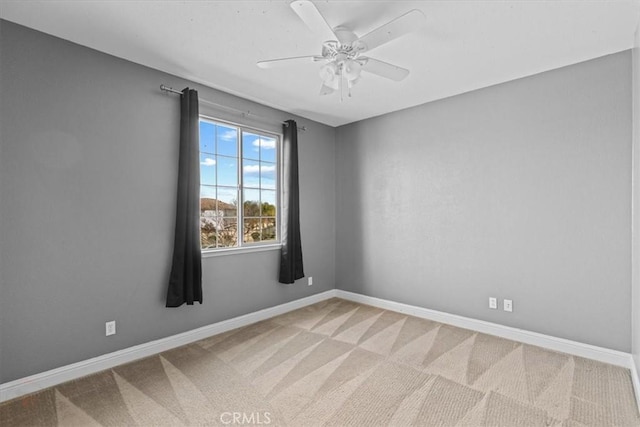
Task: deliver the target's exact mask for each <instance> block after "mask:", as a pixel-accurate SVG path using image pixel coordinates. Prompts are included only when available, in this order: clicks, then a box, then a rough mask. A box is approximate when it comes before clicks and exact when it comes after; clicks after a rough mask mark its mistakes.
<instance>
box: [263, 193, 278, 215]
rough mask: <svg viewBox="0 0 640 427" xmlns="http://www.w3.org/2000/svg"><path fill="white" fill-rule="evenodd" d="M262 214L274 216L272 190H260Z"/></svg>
mask: <svg viewBox="0 0 640 427" xmlns="http://www.w3.org/2000/svg"><path fill="white" fill-rule="evenodd" d="M261 199H262V209H261V213H262V216H276V192H275V191H273V190H262V195H261Z"/></svg>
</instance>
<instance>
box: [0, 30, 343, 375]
mask: <svg viewBox="0 0 640 427" xmlns="http://www.w3.org/2000/svg"><path fill="white" fill-rule="evenodd" d="M0 22H1V24H0V26H1V33H0V52H1V54H2V57H1V58H0V60H1V68H0V72H1V80H0V88H1V90H2V94H1V103H0V118H1V120H2V126H1V129H2V135H1V136H2V139H1V142H2V143H1V146H0V162H1V164H0V200H1V202H0V217H1V218H2V221H1V222H0V242H1V244H0V259H1V262H2V264H1V266H0V267H1V270H0V283H1V288H0V289H1V295H0V324H1V329H0V334H1V342H2V345H1V346H0V382H7V381H11V380H14V379H17V378H21V377H24V376H27V375H30V374H35V373H39V372H42V371H45V370H48V369H52V368H56V367H59V366H62V365H66V364H69V363H73V362H77V361H80V360H85V359H88V358H90V357H94V356H98V355H101V354H105V353H108V352H112V351H115V350H119V349H123V348H126V347H130V346H133V345H136V344H140V343H144V342H148V341H151V340H154V339H158V338H162V337H167V336H170V335H172V334H176V333H180V332H183V331H187V330H190V329H193V328H196V327H200V326H203V325H207V324H211V323H214V322H217V321H220V320H224V319H228V318H231V317H234V316H238V315H242V314H245V313H248V312H252V311H255V310H258V309H262V308H266V307H270V306H274V305H277V304H281V303H284V302H287V301H291V300H295V299H298V298H301V297H304V296H308V295H310V294H313V293H318V292H321V291H326V290H329V289H333V288H334V286H335V277H334V273H335V266H334V262H335V258H334V254H333V252H334V248H335V220H334V212H333V210H332V209H331V208H330V207H332V206H333V203H334V197H335V178H334V175H335V173H334V159H335V129H333V128H330V127H328V126H324V125H320V124H317V123H313V122H310V121H309V120H305V119H302V120H300V121H299V124H302V125H306V126H307V128H308V129H309V130H308V131H307V132H305V133H301V134H300V139H299V150H300V153H299V156H300V169H301V178H300V187H301V211H302V218H303V220H302V237H303V250H304V255H305V272H306V273H307V276H314V285H313V286H312V287H308V286H307V285H306V281H299V282H298V283H296V284H293V285H289V286H286V285H281V284H279V283H277V274H278V265H279V264H278V262H279V256H278V254H279V253H278V252H277V251H270V252H261V253H251V254H242V255H229V256H222V257H215V258H206V259H204V260H203V270H204V272H203V281H204V283H203V288H204V289H203V290H204V304H203V305H197V304H196V305H195V306H190V307H188V306H182V307H180V308H177V309H176V308H172V309H169V308H165V307H164V295H165V292H166V283H167V277H168V273H169V271H168V270H169V263H170V257H171V244H172V239H173V221H174V216H175V207H174V204H175V199H176V176H177V138H178V127H179V120H178V115H179V98H178V97H176V96H175V95H166V94H163V93H161V92H160V91H159V85H160V84H161V83H165V84H168V85H170V86H173V87H175V88H179V89H182V88H184V87H185V86H187V85H189V86H191V87H195V88H197V89H198V90H199V93H200V97H201V98H203V99H207V100H211V101H214V102H218V103H222V104H226V105H229V106H232V107H236V108H240V109H244V110H252V111H254V112H256V113H258V114H261V115H265V116H268V117H272V118H273V121H274V122H275V123H277V121H279V120H284V119H287V118H290V117H289V115H288V114H286V113H284V112H280V111H276V110H273V109H270V108H267V107H264V106H260V105H257V104H254V103H251V102H248V101H245V100H242V99H239V98H236V97H233V96H231V95H227V94H224V93H221V92H218V91H215V90H213V89H210V88H206V87H202V86H199V85H194V84H193V83H190V82H187V81H185V80H181V79H179V78H177V77H174V76H170V75H168V74H164V73H161V72H159V71H156V70H152V69H149V68H145V67H143V66H140V65H136V64H133V63H130V62H127V61H124V60H120V59H117V58H114V57H112V56H108V55H105V54H102V53H99V52H96V51H93V50H90V49H87V48H84V47H81V46H78V45H74V44H71V43H68V42H66V41H63V40H60V39H56V38H53V37H50V36H47V35H45V34H42V33H38V32H35V31H32V30H29V29H26V28H24V27H21V26H17V25H14V24H12V23H9V22H6V21H0ZM205 110H206V108H205ZM217 115H218V116H224V114H222V113H220V114H217ZM227 116H228V115H227ZM223 118H224V117H223ZM226 118H229V119H233V120H235V121H239V120H240V117H239V116H237V115H235V116H229V117H226ZM257 125H259V126H261V127H268V125H267V124H266V123H257ZM277 128H279V127H278V126H276V129H277ZM108 320H116V321H117V334H116V335H115V336H111V337H105V336H104V324H105V322H106V321H108Z"/></svg>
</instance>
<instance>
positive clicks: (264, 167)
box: [260, 162, 278, 190]
mask: <svg viewBox="0 0 640 427" xmlns="http://www.w3.org/2000/svg"><path fill="white" fill-rule="evenodd" d="M277 173H278V168H277V167H276V164H275V163H267V162H260V185H261V187H262V188H270V189H273V190H275V189H276V174H277Z"/></svg>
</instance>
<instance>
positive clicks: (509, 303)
mask: <svg viewBox="0 0 640 427" xmlns="http://www.w3.org/2000/svg"><path fill="white" fill-rule="evenodd" d="M504 311H508V312H512V311H513V301H511V300H510V299H506V300H504Z"/></svg>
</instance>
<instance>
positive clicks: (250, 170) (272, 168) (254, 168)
mask: <svg viewBox="0 0 640 427" xmlns="http://www.w3.org/2000/svg"><path fill="white" fill-rule="evenodd" d="M242 170H244V173H260V166H258V165H247V166H245V167H244V168H242ZM275 170H276V167H275V166H262V173H268V172H275Z"/></svg>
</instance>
